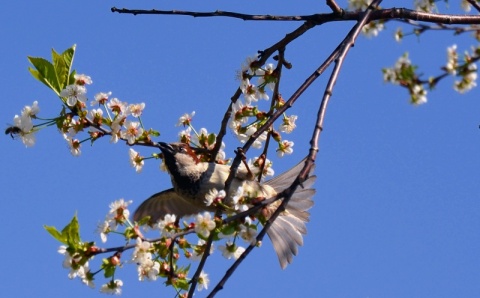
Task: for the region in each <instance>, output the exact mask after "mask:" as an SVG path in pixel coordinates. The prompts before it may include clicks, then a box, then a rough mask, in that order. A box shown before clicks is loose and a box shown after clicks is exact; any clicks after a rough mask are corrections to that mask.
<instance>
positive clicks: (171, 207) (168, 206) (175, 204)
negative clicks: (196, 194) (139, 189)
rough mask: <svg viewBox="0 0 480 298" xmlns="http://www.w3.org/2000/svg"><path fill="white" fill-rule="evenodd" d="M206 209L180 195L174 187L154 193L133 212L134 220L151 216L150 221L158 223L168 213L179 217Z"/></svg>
mask: <svg viewBox="0 0 480 298" xmlns="http://www.w3.org/2000/svg"><path fill="white" fill-rule="evenodd" d="M202 211H204V210H203V209H202V208H200V207H198V206H196V205H194V204H192V203H190V202H189V201H188V200H187V199H184V198H183V197H181V196H180V195H178V194H177V193H176V192H175V191H174V190H173V188H170V189H167V190H164V191H162V192H159V193H156V194H154V195H152V196H151V197H150V198H148V199H146V200H145V201H144V202H143V203H142V204H141V205H140V206H139V207H138V208H137V210H135V213H134V214H133V220H135V221H139V220H140V219H142V218H143V217H145V216H147V215H148V216H150V223H151V224H153V223H156V222H157V221H158V220H159V219H163V218H164V217H165V215H167V214H175V215H176V216H177V218H180V217H184V216H188V215H193V214H197V213H199V212H202Z"/></svg>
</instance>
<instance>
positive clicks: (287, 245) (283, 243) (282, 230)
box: [265, 160, 316, 269]
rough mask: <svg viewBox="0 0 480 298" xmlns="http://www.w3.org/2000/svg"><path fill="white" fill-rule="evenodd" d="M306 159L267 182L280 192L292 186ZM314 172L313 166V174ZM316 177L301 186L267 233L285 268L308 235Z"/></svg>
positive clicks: (311, 177) (310, 178) (309, 178)
mask: <svg viewBox="0 0 480 298" xmlns="http://www.w3.org/2000/svg"><path fill="white" fill-rule="evenodd" d="M303 164H304V160H302V161H301V162H300V163H299V164H298V165H296V166H295V167H293V168H292V169H290V170H289V171H287V172H285V173H283V174H282V175H280V176H278V177H276V178H274V179H272V180H269V181H267V182H265V184H268V185H270V186H271V187H273V188H274V189H275V190H276V191H277V192H281V191H283V190H284V189H285V188H287V187H289V186H290V185H291V183H292V182H293V180H294V179H295V178H296V176H297V175H298V174H299V173H300V171H301V170H302V168H303ZM312 171H313V167H312V170H311V172H312ZM311 172H310V174H311ZM315 179H316V176H314V175H312V176H309V177H308V179H307V180H306V181H304V183H303V184H302V185H300V186H298V187H297V190H296V191H295V193H294V194H293V195H292V197H291V198H290V201H289V202H288V204H287V206H286V208H285V211H284V212H282V213H281V214H280V215H279V216H278V217H277V218H276V219H275V221H274V222H273V223H272V225H271V226H270V229H269V230H268V232H267V235H268V237H270V240H271V241H272V244H273V247H274V249H275V252H276V253H277V256H278V260H279V261H280V266H281V267H282V269H285V267H287V265H288V264H290V263H292V261H293V256H295V255H297V253H298V246H302V245H303V235H305V234H307V227H306V225H305V224H306V223H307V222H308V221H309V217H310V213H309V212H308V210H309V209H310V208H311V207H312V206H313V200H312V197H313V195H314V194H315V189H313V188H311V187H312V185H313V183H314V182H315Z"/></svg>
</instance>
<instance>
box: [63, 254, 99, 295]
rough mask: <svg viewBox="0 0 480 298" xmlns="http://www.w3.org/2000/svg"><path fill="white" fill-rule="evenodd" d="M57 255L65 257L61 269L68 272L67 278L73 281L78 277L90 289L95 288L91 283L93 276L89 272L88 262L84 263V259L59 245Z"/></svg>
mask: <svg viewBox="0 0 480 298" xmlns="http://www.w3.org/2000/svg"><path fill="white" fill-rule="evenodd" d="M58 253H60V254H62V255H64V256H65V259H64V260H63V263H62V266H63V268H65V269H69V270H70V272H69V273H68V278H70V279H74V278H77V277H78V278H80V279H81V280H82V282H83V283H84V284H85V285H87V286H89V287H90V288H94V287H95V284H94V283H93V275H92V273H91V272H90V268H89V266H88V261H86V260H85V258H83V257H82V256H81V255H80V254H79V253H77V252H74V253H70V252H69V251H68V249H67V247H66V246H65V245H61V246H60V247H59V248H58Z"/></svg>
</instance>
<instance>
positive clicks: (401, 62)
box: [382, 54, 427, 105]
mask: <svg viewBox="0 0 480 298" xmlns="http://www.w3.org/2000/svg"><path fill="white" fill-rule="evenodd" d="M416 68H417V67H416V66H415V65H412V62H411V61H410V59H409V58H408V55H407V54H405V55H403V56H401V57H400V58H399V59H398V60H397V62H396V63H395V66H394V67H392V68H384V69H382V71H383V80H384V81H386V82H389V83H392V84H394V85H401V86H403V87H405V88H407V89H408V91H409V93H410V102H411V103H412V104H414V105H420V104H424V103H426V102H427V90H425V88H424V86H423V83H422V82H421V81H420V80H419V79H418V77H417V75H416V73H415V70H416Z"/></svg>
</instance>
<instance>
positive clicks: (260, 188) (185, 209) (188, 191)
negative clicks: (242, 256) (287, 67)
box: [134, 143, 316, 268]
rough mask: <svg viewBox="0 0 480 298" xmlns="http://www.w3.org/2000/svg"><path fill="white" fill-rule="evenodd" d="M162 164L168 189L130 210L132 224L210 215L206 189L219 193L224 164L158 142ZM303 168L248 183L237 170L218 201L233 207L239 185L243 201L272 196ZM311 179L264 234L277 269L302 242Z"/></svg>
mask: <svg viewBox="0 0 480 298" xmlns="http://www.w3.org/2000/svg"><path fill="white" fill-rule="evenodd" d="M160 145H161V147H160V148H161V150H162V152H163V155H164V161H165V164H166V166H167V169H168V172H169V174H170V177H171V180H172V185H173V188H172V189H168V190H165V191H163V192H160V193H157V194H155V195H153V196H152V197H150V198H149V199H147V200H146V201H145V202H143V203H142V204H141V205H140V207H138V209H137V210H136V211H135V214H134V220H139V219H141V218H142V217H144V216H147V215H148V216H150V217H151V221H152V222H156V221H157V220H159V219H163V218H164V217H165V215H166V214H175V215H176V216H177V218H179V217H183V216H188V215H193V214H197V213H199V212H202V211H215V210H216V208H215V207H213V206H207V204H206V200H205V197H206V195H207V193H208V192H209V191H210V190H212V189H216V190H223V189H224V188H225V181H226V180H227V178H228V176H229V174H230V166H228V165H221V164H216V163H208V162H199V161H198V160H196V156H195V155H194V153H193V152H192V151H191V149H190V147H188V145H185V144H181V143H173V144H166V143H160ZM302 168H303V164H302V163H300V164H298V165H297V166H295V167H293V168H292V169H290V170H289V171H287V172H285V173H283V174H281V175H279V176H278V177H276V178H274V179H271V180H269V181H266V182H264V183H259V182H258V181H256V180H252V178H251V177H250V175H249V173H248V171H247V169H246V168H245V167H240V168H239V170H237V172H236V173H235V176H234V179H233V180H232V183H231V184H230V190H232V191H229V192H228V194H229V196H228V197H226V198H225V199H224V203H225V204H226V205H227V206H232V205H233V196H234V195H235V193H236V191H235V190H237V189H238V188H239V187H242V190H243V193H244V194H248V196H249V197H258V198H272V197H274V196H276V195H277V193H279V192H281V191H283V190H284V189H286V188H288V187H289V186H290V185H291V184H292V183H293V180H294V179H295V178H296V176H297V175H298V174H299V172H300V170H301V169H302ZM315 178H316V177H315V176H310V177H309V178H308V179H307V180H306V181H305V182H304V184H303V188H300V187H299V189H297V191H296V192H295V193H294V194H293V196H292V198H291V200H290V201H289V204H288V205H287V207H286V210H285V211H284V212H282V214H281V215H280V216H279V217H278V218H277V219H276V220H275V221H274V223H273V224H272V226H271V227H270V229H269V230H268V232H267V233H268V236H269V237H270V239H271V240H272V243H273V245H274V248H275V250H276V252H277V255H278V258H279V261H280V265H281V266H282V268H285V267H286V265H287V264H288V263H291V261H292V258H293V255H296V254H297V245H302V244H303V238H302V234H306V227H305V222H308V220H309V216H310V214H309V213H308V211H307V210H308V209H309V208H310V207H311V206H312V205H313V201H312V200H311V197H312V196H313V194H314V193H315V190H314V189H312V188H311V186H312V184H313V182H314V181H315ZM278 204H279V202H278V201H277V202H275V203H274V204H272V205H270V206H269V207H267V208H266V214H267V217H269V216H270V215H271V213H273V211H274V210H275V209H276V207H278Z"/></svg>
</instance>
